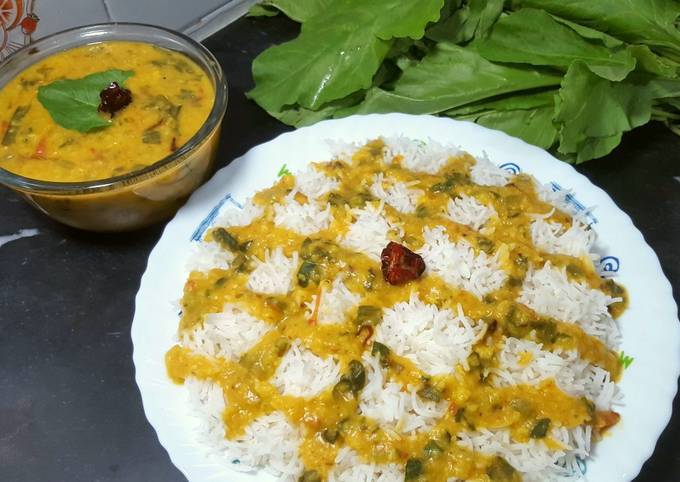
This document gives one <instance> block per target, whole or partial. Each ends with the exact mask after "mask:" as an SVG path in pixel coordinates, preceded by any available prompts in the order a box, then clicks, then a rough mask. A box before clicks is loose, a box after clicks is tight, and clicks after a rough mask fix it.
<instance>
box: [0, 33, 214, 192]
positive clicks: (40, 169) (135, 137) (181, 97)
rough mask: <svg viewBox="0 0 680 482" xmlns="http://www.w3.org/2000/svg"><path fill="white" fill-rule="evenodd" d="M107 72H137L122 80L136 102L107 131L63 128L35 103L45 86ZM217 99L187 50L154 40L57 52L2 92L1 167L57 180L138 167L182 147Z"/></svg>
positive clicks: (87, 178) (102, 175) (109, 174)
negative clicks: (182, 51) (176, 49)
mask: <svg viewBox="0 0 680 482" xmlns="http://www.w3.org/2000/svg"><path fill="white" fill-rule="evenodd" d="M109 69H119V70H131V71H133V72H134V75H133V76H132V77H130V78H129V79H128V80H127V81H126V82H125V88H127V89H129V90H130V91H131V93H132V102H131V103H130V105H128V106H127V107H125V108H124V109H122V110H121V111H119V112H117V113H116V114H115V115H114V116H113V117H112V118H111V125H110V126H108V127H106V128H102V129H98V130H94V131H90V132H85V133H83V132H79V131H76V130H72V129H66V128H64V127H62V126H60V125H59V124H57V123H56V122H54V120H53V119H52V118H51V116H50V114H49V112H48V111H47V109H45V108H44V107H43V105H42V104H41V103H40V102H39V101H38V98H37V95H38V89H39V88H40V87H41V86H44V85H48V84H50V83H52V82H53V81H55V80H59V79H80V78H82V77H85V76H87V75H90V74H94V73H98V72H102V71H106V70H109ZM214 99H215V91H214V89H213V86H212V83H211V81H210V79H209V78H208V75H207V74H206V73H205V72H204V71H203V69H201V68H200V67H199V66H198V65H197V64H196V63H195V62H194V61H193V60H191V59H190V58H189V57H187V56H185V55H183V54H180V53H177V52H173V51H170V50H167V49H163V48H160V47H156V46H154V45H150V44H146V43H141V42H122V41H120V42H119V41H111V42H101V43H96V44H92V45H85V46H82V47H77V48H74V49H70V50H66V51H63V52H59V53H56V54H54V55H52V56H50V57H48V58H46V59H45V60H43V61H41V62H38V63H36V64H35V65H32V66H31V67H29V68H28V69H26V70H25V71H24V72H22V73H21V74H19V75H18V76H17V77H15V78H14V79H12V80H11V81H10V82H9V84H7V86H5V87H4V88H3V89H2V90H1V91H0V167H2V168H4V169H6V170H8V171H11V172H13V173H15V174H19V175H21V176H24V177H28V178H31V179H40V180H44V181H58V182H70V181H90V180H94V179H105V178H108V177H112V176H118V175H121V174H125V173H128V172H131V171H134V170H138V169H141V168H143V167H146V166H148V165H151V164H153V163H154V162H156V161H159V160H161V159H163V158H164V157H166V156H168V155H169V154H171V153H172V152H173V151H174V150H176V149H178V148H179V147H181V146H183V145H184V144H185V143H186V142H187V141H188V140H189V139H190V138H191V137H192V136H193V135H194V134H195V133H196V132H197V131H198V130H199V128H200V127H201V126H202V125H203V123H204V122H205V121H206V119H207V118H208V114H209V113H210V110H211V109H212V106H213V102H214ZM101 115H102V116H103V117H104V118H108V117H109V116H108V115H106V114H101Z"/></svg>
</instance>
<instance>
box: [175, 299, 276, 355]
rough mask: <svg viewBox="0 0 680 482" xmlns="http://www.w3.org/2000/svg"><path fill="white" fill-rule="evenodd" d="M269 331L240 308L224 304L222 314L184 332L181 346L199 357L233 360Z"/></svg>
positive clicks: (259, 321)
mask: <svg viewBox="0 0 680 482" xmlns="http://www.w3.org/2000/svg"><path fill="white" fill-rule="evenodd" d="M269 329H270V326H269V325H267V323H265V322H264V321H262V320H258V319H257V318H255V317H254V316H252V315H250V314H249V313H247V312H246V311H244V310H243V309H242V308H241V307H240V306H238V305H235V304H233V303H227V304H225V305H224V308H223V309H222V312H220V313H209V314H207V315H205V316H204V317H203V323H202V324H201V325H199V326H197V327H195V328H194V329H193V330H191V331H190V332H185V333H184V334H183V343H182V344H183V345H184V346H186V347H188V348H190V349H191V351H193V352H194V353H198V354H199V355H204V356H209V357H213V358H217V357H220V358H226V359H227V360H237V359H238V358H239V357H240V356H241V355H242V354H243V353H245V352H246V351H248V350H249V349H250V348H252V346H253V345H255V344H256V343H257V342H258V341H259V340H260V338H262V337H263V336H264V334H265V333H267V332H268V331H269Z"/></svg>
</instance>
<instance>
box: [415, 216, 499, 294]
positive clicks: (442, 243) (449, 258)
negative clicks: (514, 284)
mask: <svg viewBox="0 0 680 482" xmlns="http://www.w3.org/2000/svg"><path fill="white" fill-rule="evenodd" d="M423 237H424V238H425V244H424V245H423V246H422V247H421V248H420V249H419V250H418V253H419V254H420V255H421V256H422V257H423V259H424V260H425V265H426V266H427V269H426V272H428V273H434V274H436V275H438V276H440V277H441V278H442V279H444V281H446V282H447V283H451V284H452V285H454V286H456V287H458V288H461V289H464V290H467V291H469V292H470V293H472V294H474V295H475V296H477V297H478V298H481V297H483V296H484V295H486V294H487V293H490V292H491V291H494V290H496V289H498V288H500V287H501V286H502V285H503V283H504V282H505V279H506V278H507V274H506V273H505V271H503V270H502V269H501V267H500V265H499V262H498V254H495V255H494V256H488V255H487V254H486V253H484V252H481V253H479V254H478V255H475V252H474V249H473V248H472V246H471V245H470V243H468V242H467V241H465V240H461V241H458V242H457V243H453V242H451V240H450V239H449V236H448V234H446V231H445V229H444V227H442V226H437V227H435V228H425V230H424V231H423Z"/></svg>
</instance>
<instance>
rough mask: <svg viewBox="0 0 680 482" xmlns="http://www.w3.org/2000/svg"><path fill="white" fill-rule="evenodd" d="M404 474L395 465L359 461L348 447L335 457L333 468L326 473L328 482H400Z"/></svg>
mask: <svg viewBox="0 0 680 482" xmlns="http://www.w3.org/2000/svg"><path fill="white" fill-rule="evenodd" d="M403 480H404V472H403V471H402V470H401V467H399V466H398V465H397V464H375V463H367V462H364V461H363V460H361V458H360V457H359V456H358V455H357V453H356V452H355V451H354V450H352V449H350V448H349V447H343V448H341V449H340V450H339V451H338V455H337V456H336V457H335V466H334V467H333V468H332V469H331V471H330V472H329V473H328V482H402V481H403Z"/></svg>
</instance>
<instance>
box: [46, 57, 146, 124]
mask: <svg viewBox="0 0 680 482" xmlns="http://www.w3.org/2000/svg"><path fill="white" fill-rule="evenodd" d="M133 75H134V72H133V71H131V70H116V69H113V70H106V71H104V72H97V73H94V74H90V75H88V76H86V77H82V78H80V79H61V80H55V81H54V82H52V83H51V84H48V85H45V86H42V87H40V88H39V89H38V101H40V103H41V104H42V105H43V107H45V109H47V112H49V114H50V116H51V117H52V120H54V122H56V123H57V124H59V125H60V126H62V127H65V128H66V129H73V130H77V131H80V132H90V131H93V130H96V129H101V128H104V127H108V126H109V125H110V124H111V120H110V119H109V118H107V117H104V116H103V115H101V114H100V113H99V111H98V108H99V103H100V102H101V99H100V97H99V94H100V93H101V91H102V90H103V89H105V88H106V87H107V86H108V85H109V84H110V83H111V82H116V83H117V84H118V85H120V86H121V87H122V86H123V85H124V83H125V81H126V80H127V79H129V78H130V77H132V76H133Z"/></svg>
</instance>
